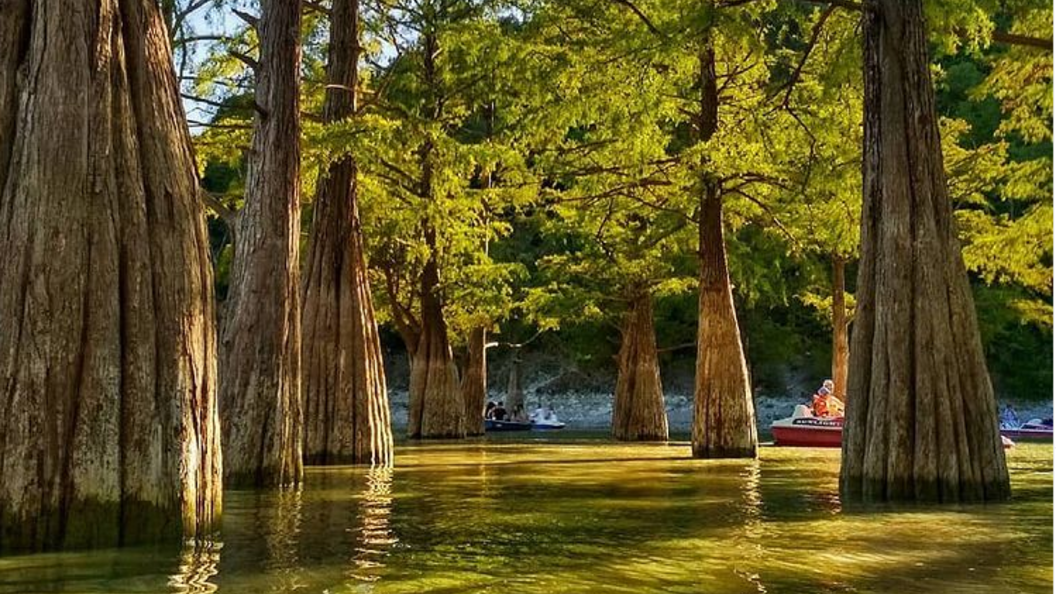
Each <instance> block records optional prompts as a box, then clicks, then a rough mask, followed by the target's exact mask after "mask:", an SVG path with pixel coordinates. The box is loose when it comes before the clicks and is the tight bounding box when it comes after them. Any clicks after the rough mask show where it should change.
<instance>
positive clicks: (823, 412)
mask: <svg viewBox="0 0 1056 594" xmlns="http://www.w3.org/2000/svg"><path fill="white" fill-rule="evenodd" d="M813 407H814V416H815V417H827V416H829V399H828V397H826V396H822V395H821V394H815V395H814V402H813Z"/></svg>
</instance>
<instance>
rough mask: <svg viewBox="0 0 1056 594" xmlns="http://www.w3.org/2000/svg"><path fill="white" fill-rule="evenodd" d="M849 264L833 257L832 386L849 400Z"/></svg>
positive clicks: (842, 396)
mask: <svg viewBox="0 0 1056 594" xmlns="http://www.w3.org/2000/svg"><path fill="white" fill-rule="evenodd" d="M846 265H847V263H846V261H844V259H843V258H842V257H840V256H837V255H833V256H832V384H833V392H835V393H836V396H837V397H838V398H840V399H841V400H843V401H844V402H846V400H847V360H848V357H849V356H850V346H849V343H848V334H849V332H848V331H847V330H848V328H849V325H850V321H849V320H848V319H847V299H846V295H845V290H846V283H845V282H844V269H845V267H846Z"/></svg>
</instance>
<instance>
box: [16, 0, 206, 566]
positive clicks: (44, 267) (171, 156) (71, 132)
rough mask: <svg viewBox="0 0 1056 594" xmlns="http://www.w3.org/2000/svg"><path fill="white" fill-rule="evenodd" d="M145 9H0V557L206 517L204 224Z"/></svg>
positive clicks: (138, 5) (175, 103) (82, 0)
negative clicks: (0, 553)
mask: <svg viewBox="0 0 1056 594" xmlns="http://www.w3.org/2000/svg"><path fill="white" fill-rule="evenodd" d="M171 60H172V54H171V51H170V48H169V44H168V35H167V33H166V31H165V26H164V23H163V21H162V17H161V13H160V12H159V10H158V8H157V6H156V4H155V3H154V2H152V1H148V0H121V1H120V2H118V1H116V0H102V1H100V0H92V1H86V0H64V1H63V2H56V1H54V0H37V1H36V2H33V3H32V4H31V3H30V2H28V1H24V0H14V1H12V0H7V1H4V2H2V4H0V253H3V255H4V256H3V258H0V320H3V322H2V325H3V330H2V331H0V550H2V551H12V550H18V549H39V548H50V547H77V546H113V545H117V544H123V543H131V542H136V541H145V540H153V539H155V538H173V539H174V540H175V539H177V538H179V535H180V533H181V532H182V533H183V534H185V535H188V536H192V537H193V536H199V535H203V534H205V533H207V532H208V531H209V530H210V529H211V527H212V525H213V523H214V519H215V518H217V517H218V516H219V513H220V498H221V492H220V487H221V484H220V482H221V480H220V479H221V462H220V435H219V422H218V419H217V414H216V399H215V390H216V338H215V321H214V319H215V313H214V310H213V307H214V306H213V292H212V286H213V284H212V273H211V268H210V263H209V259H208V258H209V252H208V240H207V236H206V231H205V219H204V214H203V212H202V208H201V205H200V202H199V200H198V194H197V191H198V190H197V179H196V178H195V173H194V171H195V169H194V161H193V158H192V154H191V139H190V135H189V133H188V131H187V127H186V124H185V123H184V121H185V120H184V115H183V109H182V107H181V104H180V100H179V92H178V88H177V84H176V77H175V74H174V73H173V68H172V61H171Z"/></svg>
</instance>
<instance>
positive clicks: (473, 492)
mask: <svg viewBox="0 0 1056 594" xmlns="http://www.w3.org/2000/svg"><path fill="white" fill-rule="evenodd" d="M521 439H523V438H521ZM549 439H553V440H555V441H546V440H543V441H528V442H523V443H518V442H516V441H511V440H510V439H508V438H507V439H504V440H489V441H482V442H476V443H471V444H428V445H420V446H419V445H406V446H401V447H399V448H398V451H397V455H398V458H397V466H396V468H395V469H394V470H392V471H387V472H371V471H366V470H363V469H350V468H330V469H323V468H311V469H309V470H308V473H307V481H306V485H305V487H304V489H303V490H302V491H301V492H282V493H278V492H271V493H256V492H228V493H227V494H226V495H225V498H226V499H225V508H226V509H225V517H224V529H223V536H222V543H221V542H216V543H213V544H210V545H199V546H198V547H192V546H188V547H186V548H185V549H184V550H183V551H178V550H177V551H170V550H166V549H157V548H151V549H142V548H137V549H121V550H103V551H90V552H70V553H52V554H44V555H31V556H20V557H0V593H3V594H7V593H15V592H18V593H20V594H21V593H33V592H108V593H109V592H136V593H140V592H143V593H157V592H172V593H183V592H214V591H218V592H222V593H225V594H235V593H239V594H240V593H252V594H264V593H272V592H298V593H300V592H304V593H309V592H311V593H320V592H328V593H331V594H337V593H354V592H378V593H411V592H415V593H417V592H432V593H445V594H446V593H451V594H454V593H459V592H496V593H498V592H510V593H532V592H584V593H585V592H591V593H595V592H627V593H638V592H899V593H908V592H987V593H992V592H1051V591H1052V588H1053V573H1052V567H1053V554H1052V552H1053V540H1052V539H1053V532H1052V526H1053V515H1052V514H1053V511H1052V510H1053V499H1052V498H1053V473H1052V470H1053V449H1052V445H1051V444H1040V445H1039V444H1021V445H1020V446H1019V447H1017V448H1015V449H1014V450H1012V451H1010V452H1009V454H1008V460H1009V466H1010V468H1011V472H1012V484H1013V488H1014V491H1015V499H1014V501H1013V502H1011V503H1009V504H1001V505H991V506H965V507H957V508H950V507H946V508H941V509H940V508H926V507H909V508H906V507H902V508H886V509H872V510H868V511H858V510H855V511H849V510H844V509H842V508H841V505H840V501H839V498H838V495H837V475H838V472H839V451H834V450H809V449H787V448H774V447H767V448H764V449H762V450H761V453H760V459H759V460H756V461H722V462H715V461H698V460H692V459H689V458H688V453H689V448H688V446H687V444H685V443H681V444H672V445H625V444H612V443H608V442H606V441H602V440H598V439H569V437H567V436H564V437H553V438H549Z"/></svg>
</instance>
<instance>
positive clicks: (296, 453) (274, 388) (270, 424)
mask: <svg viewBox="0 0 1056 594" xmlns="http://www.w3.org/2000/svg"><path fill="white" fill-rule="evenodd" d="M261 8H262V14H261V16H260V25H259V36H260V59H259V64H258V67H257V69H256V76H257V82H256V92H255V94H254V98H255V101H256V104H257V105H258V112H257V115H256V118H255V121H254V130H253V145H252V150H251V153H250V157H249V172H248V175H247V179H246V205H245V207H244V208H243V209H242V211H240V213H239V225H238V232H237V233H235V257H234V263H233V265H232V269H231V289H230V293H229V295H228V299H227V303H226V305H225V306H226V311H225V312H224V313H225V315H224V319H223V324H222V326H223V331H222V334H221V339H222V341H223V342H222V354H221V355H222V358H221V371H222V381H221V384H220V407H221V408H220V412H221V414H220V417H221V419H222V421H223V436H224V458H225V468H224V470H225V481H226V482H227V483H229V484H232V485H253V486H275V485H285V484H292V483H297V482H299V481H300V479H301V473H302V462H301V441H302V423H303V411H302V410H301V397H300V382H301V370H300V359H301V353H300V347H301V345H300V338H301V332H300V308H299V304H298V297H299V296H298V291H299V289H300V287H299V286H298V251H299V250H298V241H299V235H300V200H299V195H300V192H299V184H300V179H299V177H300V148H299V142H300V139H299V130H300V117H299V111H298V88H299V86H300V84H299V77H300V72H299V70H300V62H301V55H300V22H301V2H299V1H297V0H293V1H280V0H263V1H262V2H261Z"/></svg>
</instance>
